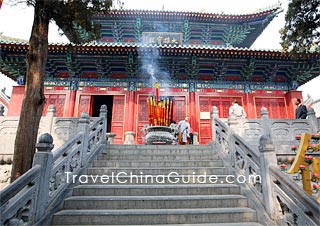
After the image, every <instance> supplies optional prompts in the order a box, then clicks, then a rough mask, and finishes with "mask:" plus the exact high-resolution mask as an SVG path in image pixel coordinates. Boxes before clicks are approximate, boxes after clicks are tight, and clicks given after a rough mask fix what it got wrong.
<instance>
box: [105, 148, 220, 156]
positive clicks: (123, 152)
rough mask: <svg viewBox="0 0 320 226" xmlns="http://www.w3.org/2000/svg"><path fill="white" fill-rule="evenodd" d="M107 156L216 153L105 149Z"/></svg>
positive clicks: (194, 150) (207, 151)
mask: <svg viewBox="0 0 320 226" xmlns="http://www.w3.org/2000/svg"><path fill="white" fill-rule="evenodd" d="M104 153H105V154H108V155H119V154H121V155H133V154H135V155H148V154H149V155H151V154H152V155H180V154H183V155H187V154H191V155H214V154H216V153H217V152H216V151H214V150H213V149H176V148H173V149H172V148H168V149H115V148H112V149H106V151H105V152H104Z"/></svg>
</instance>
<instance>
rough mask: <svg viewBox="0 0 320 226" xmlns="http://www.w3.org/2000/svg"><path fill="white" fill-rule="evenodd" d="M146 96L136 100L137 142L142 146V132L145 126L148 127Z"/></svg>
mask: <svg viewBox="0 0 320 226" xmlns="http://www.w3.org/2000/svg"><path fill="white" fill-rule="evenodd" d="M147 98H148V96H141V95H140V96H139V99H138V126H137V131H136V134H137V142H138V144H143V143H144V140H143V136H144V133H143V131H142V129H143V127H144V126H145V125H148V105H147Z"/></svg>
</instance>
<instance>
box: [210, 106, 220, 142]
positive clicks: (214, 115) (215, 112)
mask: <svg viewBox="0 0 320 226" xmlns="http://www.w3.org/2000/svg"><path fill="white" fill-rule="evenodd" d="M215 118H219V110H218V108H217V107H216V106H213V107H212V109H211V127H212V143H213V144H215V143H216V139H217V131H216V127H215V122H214V119H215Z"/></svg>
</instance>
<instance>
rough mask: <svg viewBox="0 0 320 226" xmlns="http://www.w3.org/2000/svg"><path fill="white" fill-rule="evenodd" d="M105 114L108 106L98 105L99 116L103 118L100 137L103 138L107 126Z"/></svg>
mask: <svg viewBox="0 0 320 226" xmlns="http://www.w3.org/2000/svg"><path fill="white" fill-rule="evenodd" d="M107 115H108V107H107V105H102V106H101V107H100V114H99V116H100V117H102V118H104V124H105V125H104V128H103V134H102V138H103V139H105V137H106V133H107V128H108V125H107Z"/></svg>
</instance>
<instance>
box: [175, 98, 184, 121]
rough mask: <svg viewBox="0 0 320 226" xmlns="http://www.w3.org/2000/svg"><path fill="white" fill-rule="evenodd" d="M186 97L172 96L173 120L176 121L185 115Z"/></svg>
mask: <svg viewBox="0 0 320 226" xmlns="http://www.w3.org/2000/svg"><path fill="white" fill-rule="evenodd" d="M186 109H187V104H186V97H184V96H177V97H174V98H173V117H172V118H173V121H176V123H178V122H179V121H181V120H183V119H184V118H185V117H186V116H187V110H186Z"/></svg>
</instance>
